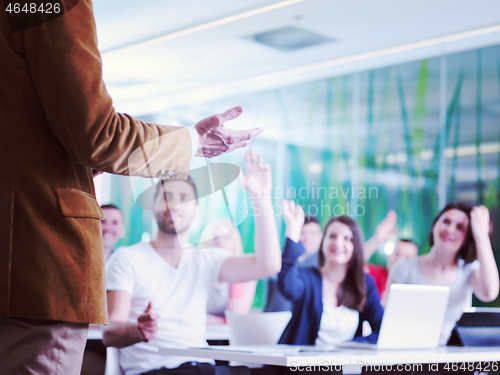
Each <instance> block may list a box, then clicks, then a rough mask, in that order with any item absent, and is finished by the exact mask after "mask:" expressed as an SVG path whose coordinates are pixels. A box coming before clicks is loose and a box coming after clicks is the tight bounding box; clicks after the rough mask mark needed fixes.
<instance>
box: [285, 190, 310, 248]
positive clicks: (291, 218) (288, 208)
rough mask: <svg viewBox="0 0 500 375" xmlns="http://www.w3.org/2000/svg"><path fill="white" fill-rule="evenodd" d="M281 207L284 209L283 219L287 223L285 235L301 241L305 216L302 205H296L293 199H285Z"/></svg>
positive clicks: (294, 240)
mask: <svg viewBox="0 0 500 375" xmlns="http://www.w3.org/2000/svg"><path fill="white" fill-rule="evenodd" d="M281 208H282V209H283V210H282V211H283V220H284V221H285V224H286V229H285V235H286V236H287V237H288V238H290V239H291V240H292V241H293V242H299V240H300V231H301V229H302V225H304V216H305V215H304V210H303V209H302V206H300V205H298V204H297V205H296V204H295V202H294V201H293V200H286V199H283V200H282V201H281Z"/></svg>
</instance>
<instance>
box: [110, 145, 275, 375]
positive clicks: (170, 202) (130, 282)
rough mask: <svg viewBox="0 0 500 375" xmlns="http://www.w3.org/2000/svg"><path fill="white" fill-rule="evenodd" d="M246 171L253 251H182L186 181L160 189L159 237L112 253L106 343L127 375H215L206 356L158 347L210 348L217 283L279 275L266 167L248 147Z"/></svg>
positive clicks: (191, 190) (190, 196)
mask: <svg viewBox="0 0 500 375" xmlns="http://www.w3.org/2000/svg"><path fill="white" fill-rule="evenodd" d="M245 173H246V177H243V181H244V186H245V190H246V191H247V193H248V194H249V195H250V196H251V198H252V208H253V213H254V215H253V216H254V217H255V253H254V254H246V255H240V256H233V255H231V254H230V253H229V252H227V251H225V250H222V249H219V248H206V247H204V248H202V247H193V246H188V247H186V244H187V240H188V237H189V227H190V225H191V223H192V222H193V220H194V219H195V217H196V215H197V214H198V206H197V196H196V187H195V186H194V183H193V181H192V180H191V179H189V178H188V179H187V180H186V181H179V180H176V181H174V180H163V181H162V182H160V183H159V184H158V187H157V191H156V194H155V207H154V214H155V218H156V220H157V222H158V235H157V237H156V239H155V240H153V241H151V243H148V244H145V243H139V244H136V245H133V246H130V247H126V248H121V249H119V250H118V251H115V252H114V253H113V255H112V256H111V258H110V260H109V262H108V264H107V267H106V289H107V296H108V310H109V320H110V326H109V328H108V329H107V330H106V331H105V332H104V337H103V341H104V343H105V345H106V346H114V347H118V348H121V350H120V365H121V367H122V368H123V369H124V370H125V374H126V375H137V374H144V373H147V374H148V375H153V374H155V375H159V374H207V375H209V374H213V373H214V372H215V367H214V366H213V364H212V363H210V362H209V363H207V360H206V359H199V358H188V357H175V356H164V355H160V354H158V353H157V351H156V349H157V348H158V347H161V346H177V347H179V346H195V347H196V346H205V345H207V343H206V341H205V328H206V305H207V295H208V291H209V289H210V288H211V287H212V285H213V284H214V282H216V281H226V282H230V283H232V282H244V281H248V280H256V279H261V278H266V277H269V276H270V275H272V274H274V273H277V272H279V270H280V268H281V249H280V243H279V237H278V231H277V229H276V222H275V217H274V213H273V208H272V203H271V189H272V177H271V170H270V166H269V165H268V164H266V165H264V164H263V163H262V158H261V157H260V155H259V156H258V157H256V156H255V155H254V154H253V151H252V150H251V151H250V152H248V153H246V155H245Z"/></svg>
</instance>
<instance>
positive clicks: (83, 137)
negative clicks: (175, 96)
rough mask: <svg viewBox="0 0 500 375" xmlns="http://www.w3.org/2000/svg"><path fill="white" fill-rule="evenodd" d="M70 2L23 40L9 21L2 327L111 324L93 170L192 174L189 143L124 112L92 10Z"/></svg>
mask: <svg viewBox="0 0 500 375" xmlns="http://www.w3.org/2000/svg"><path fill="white" fill-rule="evenodd" d="M62 3H63V8H64V10H65V11H66V14H64V15H63V16H61V17H58V18H56V19H54V20H52V21H50V22H46V23H44V24H41V25H39V26H36V27H33V28H29V29H27V30H25V31H18V32H13V30H12V28H11V24H10V22H9V19H8V16H7V15H8V13H7V12H5V11H1V12H0V56H1V57H0V72H1V73H0V103H1V104H0V129H1V134H2V135H1V136H0V174H1V182H0V317H20V318H38V319H51V320H62V321H72V322H87V323H106V321H107V311H106V302H105V289H104V278H103V272H104V261H103V254H102V243H101V232H100V219H101V218H102V212H101V209H100V207H99V205H98V204H97V201H96V200H95V194H94V183H93V179H92V173H91V168H95V169H97V170H100V171H105V172H110V173H117V174H122V175H137V176H144V177H150V176H153V175H156V174H157V173H158V172H159V171H161V170H173V169H176V170H177V171H179V172H184V171H186V172H187V171H188V170H189V166H190V162H191V140H190V135H189V132H188V131H187V130H186V129H185V128H177V127H162V126H158V125H155V124H147V123H143V122H141V121H137V120H135V119H133V118H131V117H130V116H128V115H125V114H120V113H116V112H115V110H114V108H113V106H112V102H111V98H110V97H109V95H108V93H107V92H106V88H105V86H104V83H103V81H102V73H101V58H100V55H99V51H98V49H97V37H96V30H95V23H94V16H93V13H92V3H91V1H90V0H79V1H76V0H71V1H68V0H62ZM11 16H12V15H11ZM182 177H185V173H183V174H181V173H180V174H179V176H178V177H177V178H182Z"/></svg>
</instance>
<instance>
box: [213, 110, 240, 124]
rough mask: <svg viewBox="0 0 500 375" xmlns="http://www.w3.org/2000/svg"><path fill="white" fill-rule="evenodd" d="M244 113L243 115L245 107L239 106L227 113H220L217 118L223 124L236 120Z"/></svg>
mask: <svg viewBox="0 0 500 375" xmlns="http://www.w3.org/2000/svg"><path fill="white" fill-rule="evenodd" d="M242 113H243V107H242V106H237V107H233V108H231V109H228V110H227V111H225V112H222V113H219V114H217V115H215V116H216V117H217V118H218V119H219V120H220V123H221V124H223V123H225V122H226V121H230V120H234V119H235V118H237V117H238V116H239V115H241V114H242Z"/></svg>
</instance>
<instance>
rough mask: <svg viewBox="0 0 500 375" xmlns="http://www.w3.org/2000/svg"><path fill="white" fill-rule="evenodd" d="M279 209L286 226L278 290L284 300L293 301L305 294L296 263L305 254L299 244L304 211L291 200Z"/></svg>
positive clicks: (282, 202) (283, 203)
mask: <svg viewBox="0 0 500 375" xmlns="http://www.w3.org/2000/svg"><path fill="white" fill-rule="evenodd" d="M281 207H282V212H283V220H284V221H285V225H286V228H285V236H286V242H285V248H284V250H283V257H282V268H281V271H280V273H279V274H278V289H279V291H280V292H281V293H282V294H283V295H284V296H285V297H286V298H288V299H289V300H291V301H295V300H297V299H298V298H300V297H301V296H302V294H303V293H304V292H305V285H304V282H303V280H302V278H301V274H300V270H299V261H298V259H299V257H300V256H301V255H302V254H304V252H305V249H304V247H303V246H302V243H301V242H300V230H301V228H302V225H303V224H304V210H303V209H302V207H301V206H299V205H296V204H295V202H294V201H293V200H286V199H283V200H282V201H281ZM320 251H321V250H320Z"/></svg>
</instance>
